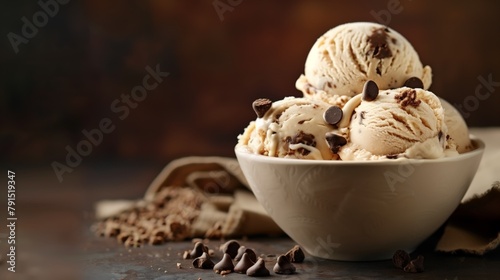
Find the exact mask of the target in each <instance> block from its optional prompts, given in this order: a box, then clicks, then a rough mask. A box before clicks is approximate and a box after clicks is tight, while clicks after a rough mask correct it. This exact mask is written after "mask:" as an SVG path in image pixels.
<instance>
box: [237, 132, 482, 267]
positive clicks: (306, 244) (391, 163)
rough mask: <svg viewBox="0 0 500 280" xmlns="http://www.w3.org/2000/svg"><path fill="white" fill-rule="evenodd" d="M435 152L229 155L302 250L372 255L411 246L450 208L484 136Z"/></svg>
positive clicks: (332, 255)
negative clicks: (467, 145)
mask: <svg viewBox="0 0 500 280" xmlns="http://www.w3.org/2000/svg"><path fill="white" fill-rule="evenodd" d="M472 139H473V143H474V145H475V147H476V149H475V150H473V151H471V152H467V153H464V154H461V155H459V156H456V157H449V158H442V159H436V160H416V159H413V160H408V159H406V160H405V159H403V160H384V161H363V162H360V161H322V160H319V161H318V160H301V159H283V158H274V157H267V156H262V155H255V154H251V153H249V152H247V151H246V150H245V149H243V148H241V147H238V146H237V147H236V148H235V153H236V157H237V159H238V162H239V164H240V166H241V169H242V171H243V173H244V175H245V177H246V179H247V180H248V183H249V185H250V187H251V189H252V191H253V193H254V194H255V196H256V197H257V200H258V201H259V202H260V203H261V204H262V205H263V206H264V208H265V209H266V211H267V212H268V213H269V215H270V216H271V217H272V218H273V219H274V221H275V222H276V223H277V224H278V225H279V226H280V227H281V228H282V229H283V230H284V231H285V233H287V234H288V235H289V236H290V237H291V238H292V239H293V240H295V242H297V243H298V244H299V245H301V246H302V247H303V248H304V249H305V250H306V251H307V252H308V253H309V254H311V255H313V256H317V257H321V258H326V259H333V260H351V261H361V260H363V261H364V260H380V259H388V258H391V257H392V254H393V253H394V251H396V250H397V249H404V250H407V251H413V250H414V249H415V248H416V247H417V246H418V245H419V244H420V243H421V242H423V241H424V240H425V239H426V238H427V237H429V236H430V235H431V234H432V233H434V232H435V231H436V230H437V229H438V228H439V227H440V226H441V225H442V224H443V223H444V222H445V221H446V220H447V218H448V217H449V216H450V215H451V214H452V212H453V211H454V209H455V208H456V207H457V206H458V205H459V203H460V201H461V200H462V198H463V196H464V195H465V193H466V191H467V189H468V187H469V185H470V183H471V182H472V179H473V178H474V175H475V174H476V171H477V168H478V166H479V162H480V160H481V156H482V154H483V152H484V143H483V142H482V141H481V140H479V139H475V138H474V137H472Z"/></svg>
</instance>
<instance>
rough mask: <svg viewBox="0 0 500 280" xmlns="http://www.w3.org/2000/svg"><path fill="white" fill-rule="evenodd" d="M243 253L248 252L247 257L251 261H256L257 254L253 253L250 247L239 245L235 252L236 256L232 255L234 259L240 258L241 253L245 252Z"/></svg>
mask: <svg viewBox="0 0 500 280" xmlns="http://www.w3.org/2000/svg"><path fill="white" fill-rule="evenodd" d="M245 253H247V254H248V257H249V258H250V259H251V260H252V262H256V261H257V254H255V251H254V250H252V249H250V248H247V247H245V246H240V248H238V254H236V257H234V260H235V261H239V260H241V258H242V257H243V254H245Z"/></svg>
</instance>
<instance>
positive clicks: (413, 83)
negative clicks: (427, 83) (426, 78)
mask: <svg viewBox="0 0 500 280" xmlns="http://www.w3.org/2000/svg"><path fill="white" fill-rule="evenodd" d="M404 86H405V87H409V88H422V89H423V88H424V83H423V82H422V80H420V79H419V78H417V77H411V78H409V79H408V80H406V82H405V84H404Z"/></svg>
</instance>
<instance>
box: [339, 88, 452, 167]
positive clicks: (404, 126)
mask: <svg viewBox="0 0 500 280" xmlns="http://www.w3.org/2000/svg"><path fill="white" fill-rule="evenodd" d="M374 92H377V93H378V94H375V93H374ZM366 95H367V93H366V90H365V91H364V92H363V93H362V94H359V95H356V96H354V97H353V98H352V99H351V100H349V102H348V103H347V104H346V105H345V106H344V108H343V111H344V118H343V119H342V120H341V121H340V123H339V125H338V129H339V134H340V135H343V136H344V137H345V138H346V139H347V140H348V141H347V144H346V145H344V146H343V147H342V148H341V149H340V151H339V155H340V157H341V159H342V160H368V159H380V158H398V157H405V158H440V157H444V156H448V155H451V154H452V153H454V152H455V153H456V150H455V147H454V146H453V145H452V144H451V143H450V142H449V141H448V140H447V138H448V137H447V127H446V124H445V115H444V110H443V108H442V106H441V102H440V100H439V98H438V97H437V96H436V95H435V94H433V93H432V92H430V91H426V90H423V89H419V88H416V89H413V88H409V87H401V88H397V89H390V90H381V91H378V90H376V89H375V90H372V92H371V93H369V94H368V95H369V96H370V97H369V98H366Z"/></svg>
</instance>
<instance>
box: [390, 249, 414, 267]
mask: <svg viewBox="0 0 500 280" xmlns="http://www.w3.org/2000/svg"><path fill="white" fill-rule="evenodd" d="M392 263H393V264H394V266H395V267H397V268H401V269H403V268H404V267H405V266H406V265H407V264H408V263H410V255H409V254H408V253H407V252H406V251H405V250H397V251H396V252H394V255H393V256H392Z"/></svg>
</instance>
